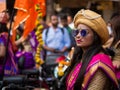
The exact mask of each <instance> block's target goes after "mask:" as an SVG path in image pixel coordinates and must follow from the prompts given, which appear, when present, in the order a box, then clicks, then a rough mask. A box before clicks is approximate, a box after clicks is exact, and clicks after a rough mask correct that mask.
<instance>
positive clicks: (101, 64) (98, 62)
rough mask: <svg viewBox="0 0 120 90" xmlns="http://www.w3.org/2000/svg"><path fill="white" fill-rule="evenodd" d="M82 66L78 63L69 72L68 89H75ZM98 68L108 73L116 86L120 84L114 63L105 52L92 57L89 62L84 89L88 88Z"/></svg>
mask: <svg viewBox="0 0 120 90" xmlns="http://www.w3.org/2000/svg"><path fill="white" fill-rule="evenodd" d="M80 68H81V63H79V64H77V65H76V66H75V67H74V69H73V70H72V71H71V73H70V74H69V76H68V78H67V81H66V86H67V90H74V84H75V81H76V78H77V76H78V73H79V70H80ZM98 69H101V70H102V71H103V72H104V73H106V75H107V77H109V79H111V81H112V82H114V84H115V85H116V86H118V82H117V79H116V75H115V70H114V67H113V65H112V62H111V59H110V58H109V56H107V55H105V54H97V55H95V56H94V57H93V58H92V60H91V61H90V63H89V64H88V67H87V69H86V73H85V78H84V80H83V84H82V87H81V88H82V90H87V88H88V85H89V82H90V80H91V79H92V77H94V74H95V73H96V71H97V70H98Z"/></svg>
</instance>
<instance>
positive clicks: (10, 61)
mask: <svg viewBox="0 0 120 90" xmlns="http://www.w3.org/2000/svg"><path fill="white" fill-rule="evenodd" d="M8 21H9V14H8V12H7V11H3V12H1V13H0V77H1V76H2V75H5V76H6V75H7V76H8V75H16V74H17V72H18V68H17V65H16V62H15V60H14V53H13V46H12V42H11V39H10V37H9V40H8V28H7V24H8ZM6 45H8V46H6ZM7 47H8V49H7ZM6 49H7V50H8V51H6ZM6 54H7V55H6ZM5 57H7V58H6V60H5ZM5 61H6V62H5ZM3 62H5V65H3V64H4V63H3ZM2 70H4V74H3V72H2Z"/></svg>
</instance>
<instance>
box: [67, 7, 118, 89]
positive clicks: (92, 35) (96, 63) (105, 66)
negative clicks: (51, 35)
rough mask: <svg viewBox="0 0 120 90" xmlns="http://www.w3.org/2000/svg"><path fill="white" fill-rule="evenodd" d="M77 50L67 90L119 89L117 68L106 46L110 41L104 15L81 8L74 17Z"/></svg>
mask: <svg viewBox="0 0 120 90" xmlns="http://www.w3.org/2000/svg"><path fill="white" fill-rule="evenodd" d="M74 26H75V28H76V29H77V30H73V32H72V34H73V36H74V38H75V41H76V45H77V46H76V47H75V50H74V53H73V57H72V59H71V65H70V66H69V67H68V70H67V71H66V72H67V75H66V90H118V81H117V77H116V75H115V68H114V66H113V64H112V60H111V59H110V57H109V55H108V52H107V51H106V50H105V49H104V48H103V47H102V46H103V44H104V43H105V42H106V41H107V40H108V39H109V33H108V30H107V26H106V23H105V21H104V20H103V18H102V17H101V15H99V14H97V13H96V12H94V11H91V10H84V9H81V10H80V11H78V13H77V14H76V15H75V17H74Z"/></svg>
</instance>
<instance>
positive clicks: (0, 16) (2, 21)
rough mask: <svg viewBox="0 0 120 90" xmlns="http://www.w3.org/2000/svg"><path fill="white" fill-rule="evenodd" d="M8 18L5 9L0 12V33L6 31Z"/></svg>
mask: <svg viewBox="0 0 120 90" xmlns="http://www.w3.org/2000/svg"><path fill="white" fill-rule="evenodd" d="M9 18H10V17H9V14H8V11H7V10H4V11H2V12H0V33H2V32H8V28H7V23H8V21H9Z"/></svg>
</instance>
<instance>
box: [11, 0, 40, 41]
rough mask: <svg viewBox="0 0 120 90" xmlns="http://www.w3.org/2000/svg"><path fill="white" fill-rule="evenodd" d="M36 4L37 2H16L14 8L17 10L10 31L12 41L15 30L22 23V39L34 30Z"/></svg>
mask: <svg viewBox="0 0 120 90" xmlns="http://www.w3.org/2000/svg"><path fill="white" fill-rule="evenodd" d="M36 4H38V0H16V1H15V6H14V8H16V9H17V14H16V17H15V20H14V25H13V30H12V33H13V35H12V40H13V41H15V38H16V29H17V28H18V26H19V25H20V24H21V23H23V22H24V31H23V36H22V37H23V38H26V36H27V35H28V34H29V33H30V32H31V31H32V30H33V29H34V28H35V21H36V18H37V12H36V10H35V5H36Z"/></svg>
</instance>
